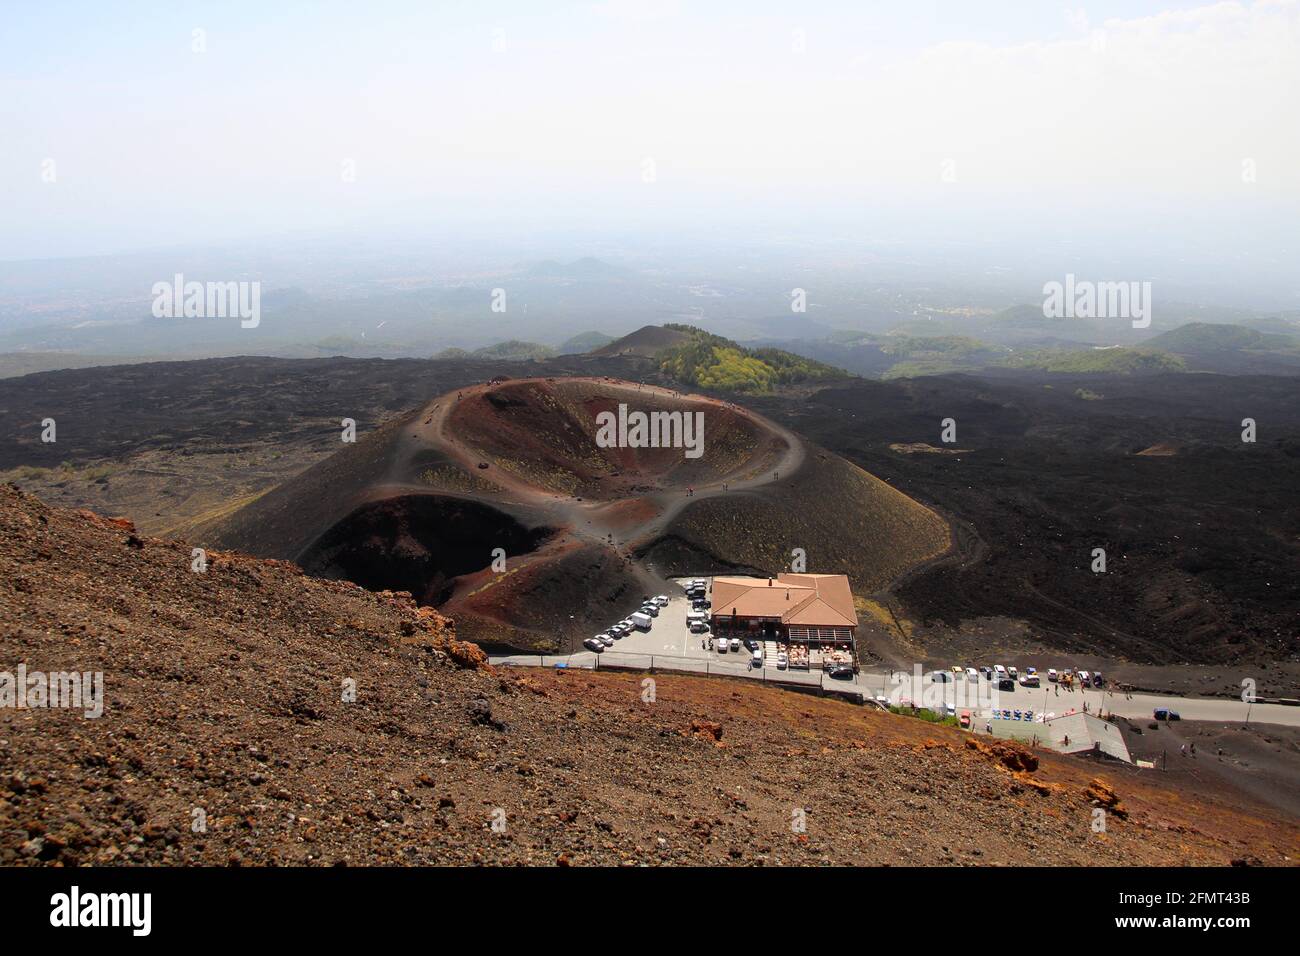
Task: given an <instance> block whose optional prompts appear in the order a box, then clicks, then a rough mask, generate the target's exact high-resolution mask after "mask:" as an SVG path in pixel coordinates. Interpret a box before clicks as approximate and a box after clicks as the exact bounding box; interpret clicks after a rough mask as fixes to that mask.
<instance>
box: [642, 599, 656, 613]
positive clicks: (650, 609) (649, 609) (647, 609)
mask: <svg viewBox="0 0 1300 956" xmlns="http://www.w3.org/2000/svg"><path fill="white" fill-rule="evenodd" d="M641 613H642V614H649V615H650V616H651V617H658V616H659V605H658V604H655V603H654V602H653V601H651V602H650V603H649V604H642V605H641Z"/></svg>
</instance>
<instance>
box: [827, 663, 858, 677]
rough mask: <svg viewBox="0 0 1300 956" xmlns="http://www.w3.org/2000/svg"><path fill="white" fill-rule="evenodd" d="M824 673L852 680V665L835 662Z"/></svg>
mask: <svg viewBox="0 0 1300 956" xmlns="http://www.w3.org/2000/svg"><path fill="white" fill-rule="evenodd" d="M826 673H828V674H830V675H831V677H833V678H835V679H836V680H853V667H852V666H851V665H849V664H835V665H833V666H832V667H831V668H830V669H829V670H828V671H827V672H826Z"/></svg>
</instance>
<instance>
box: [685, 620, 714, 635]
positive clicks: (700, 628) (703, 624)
mask: <svg viewBox="0 0 1300 956" xmlns="http://www.w3.org/2000/svg"><path fill="white" fill-rule="evenodd" d="M687 626H688V627H689V628H690V631H691V633H692V634H707V633H708V630H709V623H708V621H691V622H690V624H688V625H687Z"/></svg>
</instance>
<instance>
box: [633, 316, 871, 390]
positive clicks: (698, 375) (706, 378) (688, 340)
mask: <svg viewBox="0 0 1300 956" xmlns="http://www.w3.org/2000/svg"><path fill="white" fill-rule="evenodd" d="M664 328H665V329H668V330H670V331H673V332H677V333H680V334H681V335H683V336H685V338H684V339H683V340H681V341H679V342H678V343H677V344H676V345H673V346H672V347H670V348H668V349H666V350H664V351H662V352H660V353H659V354H658V355H657V356H656V359H657V360H658V361H659V367H660V370H661V371H663V372H664V374H666V375H668V376H669V377H670V378H672V379H673V380H674V381H677V382H681V383H682V384H685V385H693V386H697V387H699V388H709V389H715V390H717V391H724V392H770V391H771V390H772V389H773V388H775V387H777V386H780V385H794V384H797V383H800V382H808V381H816V380H818V379H836V378H846V377H848V376H849V373H848V372H845V371H844V370H843V369H840V368H835V367H834V366H831V365H826V364H824V363H822V362H818V361H815V360H813V359H809V358H805V357H804V356H802V355H795V354H794V353H793V352H787V351H785V350H783V349H777V348H757V349H748V348H745V347H743V346H741V345H738V344H737V343H735V342H733V341H731V340H730V339H725V338H723V337H722V336H720V335H713V334H712V333H710V332H705V331H704V330H703V329H697V328H695V327H693V326H690V325H666V326H664Z"/></svg>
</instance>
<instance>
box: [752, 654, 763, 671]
mask: <svg viewBox="0 0 1300 956" xmlns="http://www.w3.org/2000/svg"><path fill="white" fill-rule="evenodd" d="M753 657H754V666H755V667H762V666H763V652H762V651H758V650H756V651H754V655H753Z"/></svg>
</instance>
